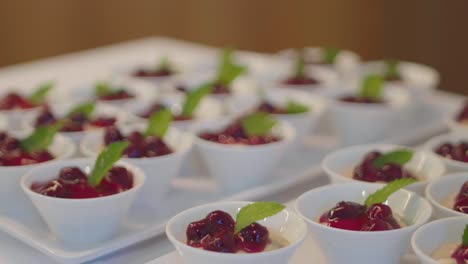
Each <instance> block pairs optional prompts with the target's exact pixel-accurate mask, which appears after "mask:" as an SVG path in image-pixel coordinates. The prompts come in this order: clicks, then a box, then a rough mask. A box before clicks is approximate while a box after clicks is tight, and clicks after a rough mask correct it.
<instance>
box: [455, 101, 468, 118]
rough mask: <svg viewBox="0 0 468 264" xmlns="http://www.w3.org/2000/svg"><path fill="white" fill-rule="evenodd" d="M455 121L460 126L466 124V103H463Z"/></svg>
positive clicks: (467, 108)
mask: <svg viewBox="0 0 468 264" xmlns="http://www.w3.org/2000/svg"><path fill="white" fill-rule="evenodd" d="M455 120H456V121H457V122H458V123H461V124H468V101H467V102H465V103H464V105H463V108H462V109H461V110H460V112H458V114H457V115H456V117H455Z"/></svg>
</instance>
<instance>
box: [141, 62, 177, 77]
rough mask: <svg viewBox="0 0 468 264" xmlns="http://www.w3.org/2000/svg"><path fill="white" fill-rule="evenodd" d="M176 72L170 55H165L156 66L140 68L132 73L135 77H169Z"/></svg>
mask: <svg viewBox="0 0 468 264" xmlns="http://www.w3.org/2000/svg"><path fill="white" fill-rule="evenodd" d="M173 74H175V71H174V70H173V68H172V66H171V63H170V62H169V59H168V57H163V58H162V59H161V61H160V62H159V63H158V65H156V67H154V68H138V69H136V70H135V71H134V72H133V73H132V75H133V76H135V77H141V78H148V77H153V78H157V77H168V76H171V75H173Z"/></svg>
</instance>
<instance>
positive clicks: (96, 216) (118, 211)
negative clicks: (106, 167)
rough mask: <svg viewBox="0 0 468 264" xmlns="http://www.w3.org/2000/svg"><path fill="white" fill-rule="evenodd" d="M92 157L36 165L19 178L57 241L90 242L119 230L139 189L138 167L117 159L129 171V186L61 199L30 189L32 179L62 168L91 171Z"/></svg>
mask: <svg viewBox="0 0 468 264" xmlns="http://www.w3.org/2000/svg"><path fill="white" fill-rule="evenodd" d="M93 164H94V160H93V159H83V158H82V159H70V160H64V161H59V162H53V163H50V164H47V165H44V166H40V167H37V168H35V169H33V170H31V171H29V172H28V173H26V174H25V175H24V176H23V177H22V178H21V188H22V189H23V191H24V192H25V193H26V195H27V196H28V197H29V199H31V201H32V203H33V204H34V206H35V207H36V209H37V211H38V212H39V214H40V215H41V217H42V218H43V219H44V221H45V222H46V224H47V226H48V227H49V229H50V230H51V231H52V233H53V234H54V235H55V236H56V237H57V238H58V239H59V240H61V241H63V242H65V243H68V244H73V245H83V244H93V243H98V242H102V241H105V240H107V239H109V238H111V237H112V236H113V235H115V234H116V232H117V231H118V230H119V227H120V225H121V224H122V221H123V220H124V219H125V216H126V215H127V212H128V209H129V208H130V206H131V205H132V203H133V201H134V199H135V198H136V196H137V194H138V192H139V190H140V189H141V187H142V186H143V184H144V181H145V175H144V173H143V171H142V170H140V169H139V168H137V167H134V166H133V165H130V164H128V163H126V162H121V161H119V162H117V163H116V165H118V166H123V167H125V168H127V169H128V170H130V171H131V172H132V173H133V177H134V178H133V187H132V188H131V189H129V190H127V191H124V192H121V193H118V194H114V195H109V196H105V197H98V198H89V199H64V198H56V197H49V196H45V195H42V194H39V193H36V192H34V191H32V190H31V184H33V183H35V182H47V181H50V180H52V179H55V178H57V177H58V175H59V172H60V170H61V169H62V168H64V167H67V166H76V167H79V168H81V169H82V170H83V171H84V172H85V173H87V174H89V173H90V172H91V169H92V166H93Z"/></svg>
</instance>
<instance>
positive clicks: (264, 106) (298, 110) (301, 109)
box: [254, 100, 309, 115]
mask: <svg viewBox="0 0 468 264" xmlns="http://www.w3.org/2000/svg"><path fill="white" fill-rule="evenodd" d="M254 112H264V113H268V114H275V115H285V114H286V115H287V114H302V113H307V112H309V107H307V106H306V105H304V104H301V103H299V102H296V101H293V100H289V101H288V102H287V103H286V105H285V106H278V105H275V104H273V103H270V102H268V101H267V100H263V101H262V102H261V103H260V104H259V105H258V106H257V108H256V109H255V110H254Z"/></svg>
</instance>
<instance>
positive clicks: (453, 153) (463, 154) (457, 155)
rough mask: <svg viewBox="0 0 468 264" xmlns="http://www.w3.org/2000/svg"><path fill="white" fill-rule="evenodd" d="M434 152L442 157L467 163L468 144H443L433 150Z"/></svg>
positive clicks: (464, 142) (462, 142)
mask: <svg viewBox="0 0 468 264" xmlns="http://www.w3.org/2000/svg"><path fill="white" fill-rule="evenodd" d="M434 152H435V153H437V154H439V155H440V156H442V157H445V158H448V159H452V160H456V161H461V162H468V142H466V141H461V142H458V143H455V144H454V143H450V142H444V143H441V144H440V145H438V146H437V147H436V148H434Z"/></svg>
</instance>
